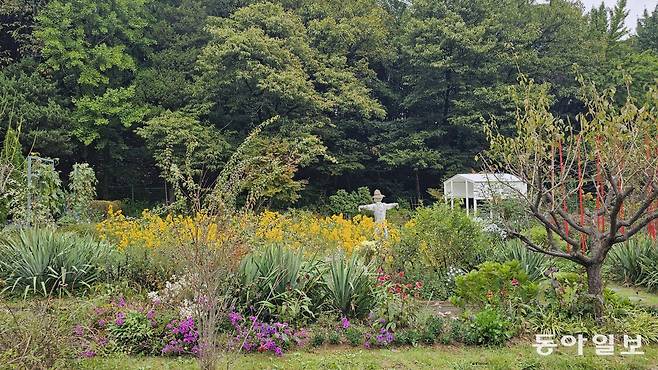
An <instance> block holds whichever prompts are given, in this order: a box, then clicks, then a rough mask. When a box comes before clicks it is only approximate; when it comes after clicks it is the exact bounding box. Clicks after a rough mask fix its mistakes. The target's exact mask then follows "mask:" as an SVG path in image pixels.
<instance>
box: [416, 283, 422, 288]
mask: <svg viewBox="0 0 658 370" xmlns="http://www.w3.org/2000/svg"><path fill="white" fill-rule="evenodd" d="M422 288H423V282H422V281H417V282H416V289H422Z"/></svg>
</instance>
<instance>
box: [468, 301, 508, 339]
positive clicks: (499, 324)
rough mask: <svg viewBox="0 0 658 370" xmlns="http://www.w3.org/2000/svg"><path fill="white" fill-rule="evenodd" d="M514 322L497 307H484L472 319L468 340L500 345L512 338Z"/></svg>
mask: <svg viewBox="0 0 658 370" xmlns="http://www.w3.org/2000/svg"><path fill="white" fill-rule="evenodd" d="M513 334H514V331H513V324H512V323H511V322H510V321H508V320H507V319H506V318H505V317H504V316H503V315H502V314H501V313H500V312H499V311H497V310H495V309H490V308H487V309H484V310H482V311H480V312H478V313H477V314H475V316H474V317H473V318H471V320H470V324H469V327H468V331H467V333H466V342H467V343H468V344H477V345H494V346H499V345H502V344H504V343H505V342H507V341H508V340H509V339H511V338H512V336H513Z"/></svg>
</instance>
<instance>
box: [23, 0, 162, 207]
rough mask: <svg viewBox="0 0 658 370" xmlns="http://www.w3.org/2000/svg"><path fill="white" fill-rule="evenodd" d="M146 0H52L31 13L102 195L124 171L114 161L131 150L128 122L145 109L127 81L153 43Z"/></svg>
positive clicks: (48, 68) (136, 119)
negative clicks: (86, 150) (71, 109)
mask: <svg viewBox="0 0 658 370" xmlns="http://www.w3.org/2000/svg"><path fill="white" fill-rule="evenodd" d="M147 1H148V0H138V1H128V0H100V1H90V0H71V1H61V0H54V1H51V2H49V3H48V4H47V5H46V7H44V8H43V9H42V11H41V12H40V13H39V14H38V15H37V17H36V19H37V25H36V30H35V32H34V35H35V37H36V38H37V39H38V40H39V42H40V43H41V44H42V50H41V54H42V55H43V58H44V62H45V68H44V70H45V72H46V73H51V74H52V75H53V76H54V77H55V79H56V80H57V81H58V83H59V87H60V88H61V89H63V90H65V91H67V94H68V95H69V97H70V99H71V105H72V106H73V110H74V113H73V115H74V119H73V122H72V123H73V126H72V132H73V134H74V135H75V137H76V138H77V139H78V140H79V141H80V142H81V143H82V144H83V145H85V146H89V147H90V148H92V149H93V150H90V151H88V152H87V153H88V155H89V160H90V161H91V162H92V164H93V166H94V167H95V168H97V170H98V172H99V175H100V179H101V181H100V184H101V195H102V196H108V195H109V194H108V191H109V189H108V186H109V183H108V181H109V180H110V178H121V177H123V176H122V175H121V169H120V168H118V167H117V166H115V165H113V163H115V161H122V160H123V161H125V160H126V159H127V157H128V156H130V155H133V154H134V152H131V150H130V146H133V145H134V144H132V142H133V141H134V134H133V133H132V132H131V131H130V129H129V128H130V127H131V126H134V125H136V124H138V123H139V122H141V121H142V120H143V118H144V117H145V115H146V113H147V111H146V110H145V109H144V108H143V106H142V105H141V104H140V103H139V102H136V101H135V99H134V98H135V87H134V86H133V85H132V82H133V81H132V80H133V76H134V73H135V71H136V70H137V68H138V64H139V60H140V59H141V58H142V54H143V52H144V49H145V48H146V47H147V46H148V45H150V44H151V43H152V41H151V40H150V39H148V38H147V37H146V32H145V30H146V29H147V28H148V25H149V22H150V21H151V18H150V16H149V14H148V13H147V11H146V4H147ZM129 143H130V144H129ZM92 144H93V146H92ZM83 153H84V152H83ZM124 163H125V162H124Z"/></svg>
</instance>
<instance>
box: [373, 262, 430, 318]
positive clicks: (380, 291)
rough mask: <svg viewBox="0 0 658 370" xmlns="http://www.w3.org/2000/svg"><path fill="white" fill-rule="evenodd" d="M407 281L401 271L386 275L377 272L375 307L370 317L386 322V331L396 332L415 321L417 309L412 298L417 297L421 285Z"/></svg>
mask: <svg viewBox="0 0 658 370" xmlns="http://www.w3.org/2000/svg"><path fill="white" fill-rule="evenodd" d="M407 281H408V280H406V279H405V274H404V272H402V271H400V272H398V273H395V274H387V273H384V271H383V270H379V273H378V276H377V286H376V289H375V290H374V291H375V295H376V300H377V306H376V308H375V309H374V310H373V311H372V312H371V315H374V316H376V317H378V318H380V320H381V319H383V321H385V322H386V329H392V330H396V329H398V328H400V327H405V326H410V325H411V324H412V323H413V322H414V321H415V319H416V314H417V312H418V307H417V302H416V300H414V299H413V297H418V296H419V293H420V289H421V288H422V286H423V283H422V282H421V281H415V282H414V281H410V282H407Z"/></svg>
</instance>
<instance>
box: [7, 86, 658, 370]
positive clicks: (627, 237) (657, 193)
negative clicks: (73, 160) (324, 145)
mask: <svg viewBox="0 0 658 370" xmlns="http://www.w3.org/2000/svg"><path fill="white" fill-rule="evenodd" d="M537 88H538V87H537V86H535V85H534V84H533V83H532V81H525V82H522V83H521V85H520V89H525V94H526V95H525V96H526V97H530V96H531V94H532V93H534V92H535V89H537ZM539 94H540V96H541V94H542V93H541V90H540V91H539ZM592 94H593V95H592V96H591V110H590V114H589V115H588V116H581V117H580V118H579V120H580V121H579V123H580V125H581V128H580V131H579V132H578V133H574V132H573V131H569V130H568V126H564V124H563V123H561V121H559V120H558V119H555V118H552V117H551V114H550V113H549V112H548V111H547V108H546V105H545V104H544V103H543V100H542V99H537V100H536V101H534V102H529V101H528V100H526V106H521V107H520V108H519V112H523V113H524V114H523V115H519V118H518V120H517V134H516V136H511V137H510V136H503V135H501V134H499V133H497V132H496V131H495V126H494V125H493V124H492V125H491V126H489V127H490V128H489V132H490V133H489V137H490V140H491V146H490V149H489V150H488V151H486V152H483V153H482V154H481V155H482V156H484V157H485V158H486V159H485V160H484V161H485V163H490V164H491V166H492V167H491V168H492V170H506V171H510V172H513V173H515V174H517V175H518V176H524V177H522V178H523V181H524V182H525V183H526V184H527V189H526V192H525V193H518V194H512V195H511V196H505V197H503V196H500V197H498V198H492V199H491V201H490V202H489V203H488V204H487V205H486V207H487V208H488V212H486V209H485V211H481V213H480V214H479V215H475V214H471V215H469V214H468V212H466V210H465V209H463V208H461V207H455V206H454V203H453V204H451V203H450V202H445V201H444V199H443V195H444V194H441V193H440V192H434V191H433V193H434V194H435V195H436V198H437V199H435V201H434V202H432V203H431V204H428V205H425V206H419V207H416V208H415V209H413V210H412V209H395V208H396V207H399V205H398V204H395V203H382V199H383V197H384V195H383V194H381V192H380V191H378V190H377V191H375V193H374V194H375V195H374V196H372V201H373V202H374V203H372V204H370V205H367V204H366V203H370V202H371V199H369V198H370V190H369V189H367V188H360V189H358V190H356V191H353V192H347V191H340V192H337V193H336V194H334V195H332V196H331V197H330V200H331V205H330V207H329V208H333V209H342V210H344V213H343V212H341V213H339V214H322V213H321V212H318V211H315V212H314V211H310V210H302V209H297V210H293V209H290V210H288V211H282V212H280V211H274V210H270V209H268V208H267V207H264V206H263V202H262V200H263V199H266V198H267V189H268V186H267V184H270V183H272V181H273V180H272V179H273V177H274V178H276V177H277V176H278V174H279V173H281V172H282V171H283V172H287V171H296V168H297V166H298V165H299V157H297V156H295V155H290V156H288V157H285V160H283V159H281V158H280V157H279V154H272V153H265V154H262V155H260V156H253V155H251V154H250V155H244V152H245V149H244V148H248V147H249V146H250V145H251V144H252V142H253V141H255V140H258V137H259V135H260V133H261V130H262V129H263V128H264V127H266V126H267V125H270V124H272V123H273V122H274V121H275V120H269V121H266V122H264V123H263V124H262V125H261V126H259V127H258V128H257V129H255V130H254V131H253V132H252V134H251V135H249V136H248V137H247V139H246V140H245V141H244V142H243V143H242V145H241V146H240V147H239V148H238V149H237V150H236V152H235V154H234V155H233V156H232V157H231V158H230V159H229V160H228V162H227V166H226V167H224V169H223V170H222V171H221V172H220V173H219V175H218V177H217V179H216V181H215V183H214V185H213V186H212V187H204V186H202V185H201V184H199V183H198V182H196V181H195V179H196V178H197V177H195V172H194V171H193V169H192V168H188V167H182V168H180V170H179V171H178V172H176V173H175V174H173V175H172V181H171V182H172V183H173V184H175V189H174V191H175V194H176V195H177V198H176V201H175V202H172V203H171V204H169V205H162V206H159V207H155V208H153V209H145V210H143V211H142V212H141V213H137V214H135V215H133V216H129V215H126V212H127V211H126V210H124V209H123V208H122V206H123V205H122V203H121V202H108V201H98V200H95V198H96V190H95V187H96V183H97V180H96V175H95V172H94V170H93V168H92V167H91V166H89V165H88V164H84V163H83V164H76V165H74V166H73V170H72V171H71V172H70V174H69V176H68V186H67V188H66V189H65V188H63V186H62V181H61V180H60V174H59V173H58V172H57V171H56V170H55V168H54V166H53V164H52V162H49V161H48V160H44V159H43V158H41V157H37V156H30V157H28V158H23V157H21V154H20V151H18V150H16V148H18V146H17V144H16V143H17V138H18V137H19V135H18V134H15V135H8V136H7V139H6V140H5V144H4V149H3V152H2V153H3V157H2V159H3V161H4V162H3V163H5V166H6V167H5V168H7V169H8V170H7V171H6V172H5V173H6V176H7V177H6V179H5V181H3V183H4V184H6V185H5V193H4V194H8V195H9V196H5V197H3V198H2V200H3V203H2V207H3V208H2V210H3V212H4V217H6V218H10V219H11V221H12V222H11V223H10V224H9V225H8V226H6V227H5V228H4V229H3V231H2V237H1V239H0V256H1V258H0V279H1V282H2V287H3V291H2V293H3V302H2V306H3V307H2V315H1V316H0V319H1V320H2V325H1V326H0V327H1V328H2V329H0V330H2V335H0V338H2V339H0V340H1V341H2V343H1V344H2V345H1V347H0V348H1V349H2V353H1V354H0V358H1V359H2V363H3V364H4V366H7V367H9V368H24V367H26V368H53V367H54V368H68V367H82V368H87V367H88V368H121V367H124V365H125V366H128V365H127V364H131V365H130V366H133V367H135V368H142V367H151V368H161V367H164V368H179V367H182V368H197V367H200V368H204V369H211V368H217V367H220V366H221V367H226V366H228V367H236V368H245V367H255V368H259V367H304V366H307V365H308V364H312V366H313V367H324V366H328V367H332V366H334V367H355V368H358V367H364V366H366V364H367V366H374V367H379V366H382V367H388V366H393V367H447V368H451V367H457V368H470V367H474V366H479V365H483V366H485V367H490V366H491V367H500V368H507V367H511V368H541V367H544V368H554V367H560V366H571V365H567V364H568V363H570V362H568V361H565V360H564V356H568V353H570V351H571V350H573V351H571V352H573V353H572V354H571V356H573V357H569V359H570V360H573V359H576V360H575V361H577V362H578V363H579V364H582V366H583V367H591V368H600V367H618V368H628V366H631V365H629V364H632V366H636V367H642V366H647V367H651V366H655V365H656V361H658V352H656V347H655V343H656V342H657V341H658V304H657V302H656V300H657V299H656V297H658V296H656V295H655V294H654V293H655V292H656V291H657V290H658V269H657V267H658V264H656V263H655V261H656V260H657V258H658V249H657V248H658V247H657V245H658V244H657V242H656V240H655V225H654V223H655V221H654V220H655V219H656V218H658V214H656V212H655V211H654V210H653V204H654V203H655V201H656V199H657V198H658V190H654V189H658V187H656V188H649V190H647V191H646V192H636V191H634V189H635V187H636V186H642V185H644V186H651V187H652V186H654V185H653V184H655V172H654V171H650V172H649V173H645V174H644V175H642V174H641V173H640V171H638V167H636V166H639V168H656V165H657V164H658V163H656V159H655V158H653V157H652V156H649V155H645V153H646V152H645V151H644V149H646V150H647V152H653V150H654V148H653V147H652V145H653V146H656V145H658V144H656V143H655V142H653V141H643V143H644V145H646V148H642V149H643V150H642V151H641V155H639V156H638V155H637V153H636V152H634V151H633V149H634V148H632V147H630V148H629V147H628V146H629V145H633V144H629V143H630V142H629V141H628V140H625V139H626V138H625V137H620V134H619V132H620V129H621V128H624V129H626V130H627V131H626V132H627V134H626V135H628V137H635V136H646V135H647V134H650V133H651V132H653V131H652V130H653V127H654V126H655V122H656V118H655V116H654V113H653V111H647V110H644V109H639V108H637V107H636V106H635V105H634V103H633V102H632V101H630V100H629V101H628V102H627V103H626V105H625V106H624V107H623V108H622V109H616V108H613V106H612V105H610V104H605V103H606V102H608V99H610V98H609V97H607V96H606V95H599V94H598V93H596V92H592ZM657 96H658V95H654V98H655V97H657ZM603 120H605V122H608V125H602V123H603ZM610 122H614V124H612V123H610ZM615 125H616V127H615ZM555 132H561V133H562V134H561V135H555V134H554V133H555ZM556 147H559V158H557V161H558V162H559V165H554V166H545V165H544V164H545V163H555V162H556V152H557V151H556V150H554V149H555V148H556ZM588 150H589V151H588ZM624 153H626V154H624ZM530 155H532V158H534V161H527V160H525V159H524V158H528V157H530ZM612 155H614V157H612ZM588 156H592V157H594V161H593V163H594V165H592V162H590V164H589V165H587V163H586V162H585V160H586V159H587V158H588ZM25 161H27V164H28V171H27V172H24V171H23V168H24V166H23V162H25ZM633 161H635V162H633ZM254 163H257V165H254ZM263 163H270V165H269V166H264V165H262V164H263ZM494 163H495V164H494ZM601 163H606V164H607V165H606V167H604V166H602V165H601ZM631 163H636V164H634V165H631ZM587 166H589V167H587ZM608 166H611V167H608ZM585 171H587V172H590V173H592V174H593V180H592V182H591V184H592V186H593V190H591V191H588V192H587V193H585V190H584V185H583V184H584V183H585V180H584V176H583V175H582V174H583V173H584V172H585ZM629 171H630V172H629ZM493 173H495V172H493ZM612 173H614V174H615V175H614V176H613V175H612ZM24 174H25V175H24ZM629 174H633V175H634V176H635V177H631V176H629ZM542 176H543V177H544V178H545V179H550V181H549V180H546V181H539V180H537V178H538V177H542ZM622 176H626V177H625V184H624V185H623V186H625V187H626V188H624V187H621V186H619V185H618V182H617V181H618V180H617V179H619V178H621V177H622ZM604 178H605V179H608V180H604ZM574 179H575V180H574ZM524 189H525V188H524ZM604 189H605V190H607V192H605V193H604ZM624 189H626V190H624ZM500 194H504V193H500ZM574 194H575V196H574ZM573 199H575V200H576V201H575V202H574V201H573ZM24 201H25V202H24ZM378 205H379V206H382V207H384V208H386V209H388V219H386V218H376V219H373V218H372V217H371V216H370V215H369V214H368V210H371V211H372V210H375V209H376V206H378ZM622 209H623V210H622ZM624 211H625V212H626V215H624V214H623V212H624ZM585 214H587V216H585ZM549 216H550V217H551V218H550V219H549V218H548V217H549ZM577 217H581V218H580V219H578V218H577ZM613 247H614V248H613ZM629 290H630V291H631V292H636V293H635V294H633V293H631V294H629V293H628V291H629ZM640 292H642V295H641V296H640V294H639V293H640ZM615 338H617V341H616V342H615ZM555 341H558V342H557V343H559V344H560V345H561V347H560V348H556V347H558V346H559V345H558V344H557V343H556V342H555ZM588 342H589V343H590V345H589V346H588V345H587V343H588ZM574 346H575V347H574ZM480 347H482V348H486V350H484V352H481V351H482V350H478V349H477V348H480ZM569 347H574V348H569ZM507 350H511V351H516V352H517V353H518V356H519V357H520V358H522V359H523V360H522V361H521V362H519V363H509V361H510V359H509V358H508V357H506V356H505V355H503V353H504V352H505V351H507ZM554 351H556V352H559V353H560V355H559V356H561V357H559V358H551V357H550V356H549V355H551V354H552V353H553V352H554ZM606 355H612V357H609V358H610V359H611V360H607V359H606V357H605V356H606ZM545 356H546V357H545ZM555 356H557V354H555ZM328 359H331V360H330V361H333V362H332V363H331V364H330V363H325V361H329V360H328ZM371 361H372V362H371ZM332 364H333V365H332Z"/></svg>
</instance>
